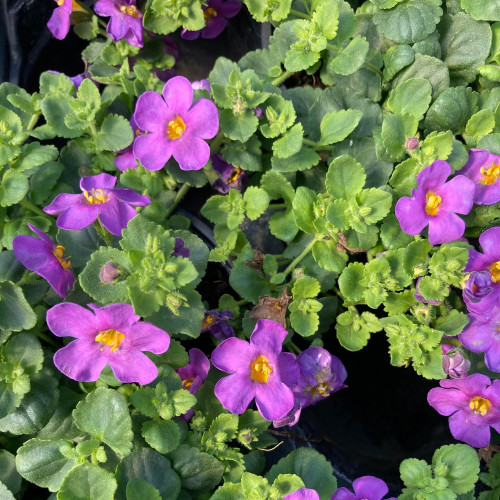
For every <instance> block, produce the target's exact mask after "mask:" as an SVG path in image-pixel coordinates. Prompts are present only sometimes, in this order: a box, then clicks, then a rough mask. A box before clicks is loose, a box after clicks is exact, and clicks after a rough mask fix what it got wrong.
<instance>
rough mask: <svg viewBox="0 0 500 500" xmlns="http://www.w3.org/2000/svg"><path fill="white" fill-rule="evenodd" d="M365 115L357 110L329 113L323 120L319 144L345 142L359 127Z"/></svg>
mask: <svg viewBox="0 0 500 500" xmlns="http://www.w3.org/2000/svg"><path fill="white" fill-rule="evenodd" d="M362 117H363V113H362V112H361V111H359V110H357V109H347V110H345V109H342V110H340V111H332V112H330V113H327V114H326V115H325V116H324V117H323V119H322V120H321V124H320V130H321V138H320V140H319V144H322V145H327V144H334V143H336V142H340V141H343V140H344V139H345V138H346V137H347V136H348V135H349V134H350V133H351V132H352V131H353V130H354V129H355V128H356V127H357V126H358V123H359V121H360V120H361V118H362Z"/></svg>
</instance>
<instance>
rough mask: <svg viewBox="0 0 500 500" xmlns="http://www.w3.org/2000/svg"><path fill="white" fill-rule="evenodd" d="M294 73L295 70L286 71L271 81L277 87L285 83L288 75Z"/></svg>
mask: <svg viewBox="0 0 500 500" xmlns="http://www.w3.org/2000/svg"><path fill="white" fill-rule="evenodd" d="M292 75H293V71H285V72H284V73H282V74H281V75H280V76H278V78H275V79H274V80H273V81H272V82H271V83H272V84H273V85H276V87H277V86H278V85H279V84H280V83H283V82H284V81H285V80H286V79H287V78H288V77H290V76H292Z"/></svg>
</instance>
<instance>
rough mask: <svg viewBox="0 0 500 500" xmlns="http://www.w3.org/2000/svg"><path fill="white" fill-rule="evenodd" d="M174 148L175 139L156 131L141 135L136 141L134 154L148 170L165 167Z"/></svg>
mask: <svg viewBox="0 0 500 500" xmlns="http://www.w3.org/2000/svg"><path fill="white" fill-rule="evenodd" d="M173 149H174V148H173V141H169V140H167V138H166V136H165V135H160V134H156V133H153V134H146V135H140V136H138V137H136V139H135V141H134V156H135V157H136V158H137V159H138V160H139V161H140V162H141V165H142V166H143V167H144V168H146V169H147V170H160V169H161V168H163V166H164V165H165V163H167V161H168V160H169V159H170V157H171V156H172V152H173Z"/></svg>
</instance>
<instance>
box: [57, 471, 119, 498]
mask: <svg viewBox="0 0 500 500" xmlns="http://www.w3.org/2000/svg"><path fill="white" fill-rule="evenodd" d="M115 491H116V479H115V478H114V477H113V474H111V472H108V471H107V470H104V469H101V467H98V466H97V465H93V464H89V463H83V464H81V465H78V466H77V467H75V468H74V469H72V470H71V471H70V472H69V474H68V475H67V476H66V477H65V478H64V481H63V482H62V484H61V488H60V490H59V493H58V494H57V500H87V499H88V498H92V500H113V499H114V494H115Z"/></svg>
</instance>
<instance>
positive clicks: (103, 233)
mask: <svg viewBox="0 0 500 500" xmlns="http://www.w3.org/2000/svg"><path fill="white" fill-rule="evenodd" d="M94 227H95V229H96V231H97V234H99V236H100V237H101V238H102V239H103V240H104V243H106V246H108V247H110V246H111V233H109V231H108V230H107V229H106V228H105V227H104V226H103V225H102V222H101V219H100V218H99V217H97V220H96V221H95V223H94Z"/></svg>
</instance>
